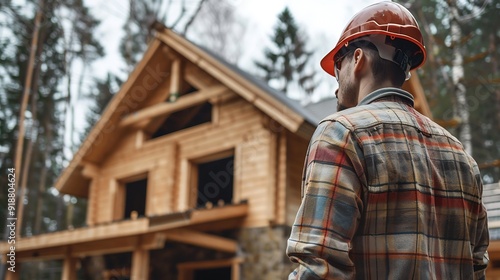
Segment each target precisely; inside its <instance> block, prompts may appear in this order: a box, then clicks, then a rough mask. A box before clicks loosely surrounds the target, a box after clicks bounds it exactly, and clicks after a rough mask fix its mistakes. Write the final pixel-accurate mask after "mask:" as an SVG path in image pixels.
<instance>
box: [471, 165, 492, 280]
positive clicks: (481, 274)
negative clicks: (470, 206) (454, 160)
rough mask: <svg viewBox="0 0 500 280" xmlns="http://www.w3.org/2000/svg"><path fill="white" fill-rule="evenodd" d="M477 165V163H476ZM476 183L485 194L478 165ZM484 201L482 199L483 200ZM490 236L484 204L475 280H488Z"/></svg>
mask: <svg viewBox="0 0 500 280" xmlns="http://www.w3.org/2000/svg"><path fill="white" fill-rule="evenodd" d="M474 163H475V162H474ZM475 173H476V182H477V184H478V187H479V190H480V193H481V195H482V193H483V183H482V180H481V175H480V173H479V169H477V165H475ZM481 201H482V199H481ZM489 240H490V235H489V230H488V218H487V214H486V207H485V206H484V204H483V203H481V204H480V205H479V213H478V220H477V226H476V238H475V240H472V241H474V245H473V257H474V279H485V278H486V275H485V273H486V267H487V266H488V262H489V256H488V252H487V248H488V245H489Z"/></svg>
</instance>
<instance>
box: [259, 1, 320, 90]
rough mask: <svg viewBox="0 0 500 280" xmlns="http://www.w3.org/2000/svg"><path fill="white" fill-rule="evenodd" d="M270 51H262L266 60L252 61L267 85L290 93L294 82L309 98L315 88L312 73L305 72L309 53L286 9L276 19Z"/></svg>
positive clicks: (302, 37)
mask: <svg viewBox="0 0 500 280" xmlns="http://www.w3.org/2000/svg"><path fill="white" fill-rule="evenodd" d="M270 39H271V41H272V43H273V45H272V47H270V48H266V49H265V50H264V56H265V60H264V61H262V62H259V61H255V65H256V66H257V68H258V69H259V70H261V71H262V72H263V73H264V75H263V77H262V78H264V79H265V80H266V81H267V82H268V83H269V84H270V85H276V86H275V87H276V88H277V89H278V90H280V91H283V92H284V93H289V90H290V89H291V85H292V83H293V82H295V83H297V84H298V86H299V88H301V89H302V90H304V91H305V92H306V93H307V94H312V93H313V92H314V89H315V88H316V86H317V83H316V82H315V81H314V76H315V73H314V72H313V71H310V72H307V70H308V69H307V66H308V63H309V58H310V57H311V55H312V53H313V52H312V51H308V50H307V48H306V36H305V35H304V34H302V33H301V32H300V30H299V26H298V25H297V23H296V22H295V19H294V18H293V16H292V14H291V13H290V10H288V8H285V9H284V10H283V11H282V12H281V13H280V14H279V15H278V22H277V24H276V26H275V28H274V34H273V35H272V36H271V38H270Z"/></svg>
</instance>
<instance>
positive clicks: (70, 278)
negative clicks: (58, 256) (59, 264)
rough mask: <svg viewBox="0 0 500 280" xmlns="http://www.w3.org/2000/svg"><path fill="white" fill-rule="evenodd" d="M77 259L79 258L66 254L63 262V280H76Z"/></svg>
mask: <svg viewBox="0 0 500 280" xmlns="http://www.w3.org/2000/svg"><path fill="white" fill-rule="evenodd" d="M76 261H77V259H76V258H74V257H72V256H70V255H69V254H67V255H66V257H65V258H64V263H63V271H62V277H61V279H62V280H76Z"/></svg>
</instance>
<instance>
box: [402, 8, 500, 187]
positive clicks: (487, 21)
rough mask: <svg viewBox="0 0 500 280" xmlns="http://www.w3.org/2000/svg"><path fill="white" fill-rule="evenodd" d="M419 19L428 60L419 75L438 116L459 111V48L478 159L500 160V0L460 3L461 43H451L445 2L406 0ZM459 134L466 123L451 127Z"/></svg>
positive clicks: (491, 176)
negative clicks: (455, 51)
mask: <svg viewBox="0 0 500 280" xmlns="http://www.w3.org/2000/svg"><path fill="white" fill-rule="evenodd" d="M402 2H407V3H406V4H407V6H409V7H410V10H411V11H412V13H413V14H414V15H415V17H416V18H417V21H418V22H419V24H420V27H421V29H422V31H423V33H424V38H425V43H426V48H427V50H428V53H429V55H428V60H427V63H426V65H425V66H424V67H423V69H422V70H420V71H419V76H420V79H421V82H422V84H423V87H424V89H425V93H426V96H427V98H428V100H429V103H430V106H431V109H432V111H433V115H434V119H436V120H450V119H451V118H453V117H454V115H455V110H457V109H456V100H455V94H454V93H455V85H454V84H453V81H452V73H451V69H452V62H453V59H454V54H453V47H459V48H460V50H461V54H462V55H463V64H462V65H463V67H464V79H463V81H461V82H462V84H463V85H464V86H465V87H466V100H467V103H468V105H469V114H470V119H469V122H470V124H471V134H472V151H473V154H472V155H473V157H474V158H475V159H476V161H477V162H478V163H479V164H480V165H481V164H482V163H488V162H492V161H494V160H498V159H500V134H499V133H498V131H499V129H500V113H499V112H500V87H499V82H500V60H499V59H500V57H499V54H500V44H499V43H500V41H499V39H498V38H500V33H499V32H498V28H497V26H499V25H500V17H498V15H499V14H500V0H493V1H486V0H483V1H472V0H467V1H457V2H456V5H457V8H458V10H459V17H458V24H459V26H460V29H461V30H462V38H461V41H460V42H459V44H460V45H459V46H452V45H451V42H452V40H451V32H450V12H449V6H448V3H447V2H446V1H444V0H423V1H402ZM447 129H449V130H450V131H451V132H452V133H453V134H455V135H458V132H459V130H460V125H459V126H457V127H447ZM481 173H482V174H483V178H484V179H485V182H495V181H498V180H500V168H498V167H485V168H483V169H482V170H481Z"/></svg>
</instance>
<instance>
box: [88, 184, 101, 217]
mask: <svg viewBox="0 0 500 280" xmlns="http://www.w3.org/2000/svg"><path fill="white" fill-rule="evenodd" d="M98 182H99V179H97V178H96V179H92V180H91V181H90V185H89V199H88V204H87V217H86V221H87V225H89V226H93V225H94V224H95V223H96V216H97V211H98V210H99V204H98V203H97V198H98V193H99V187H98Z"/></svg>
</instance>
